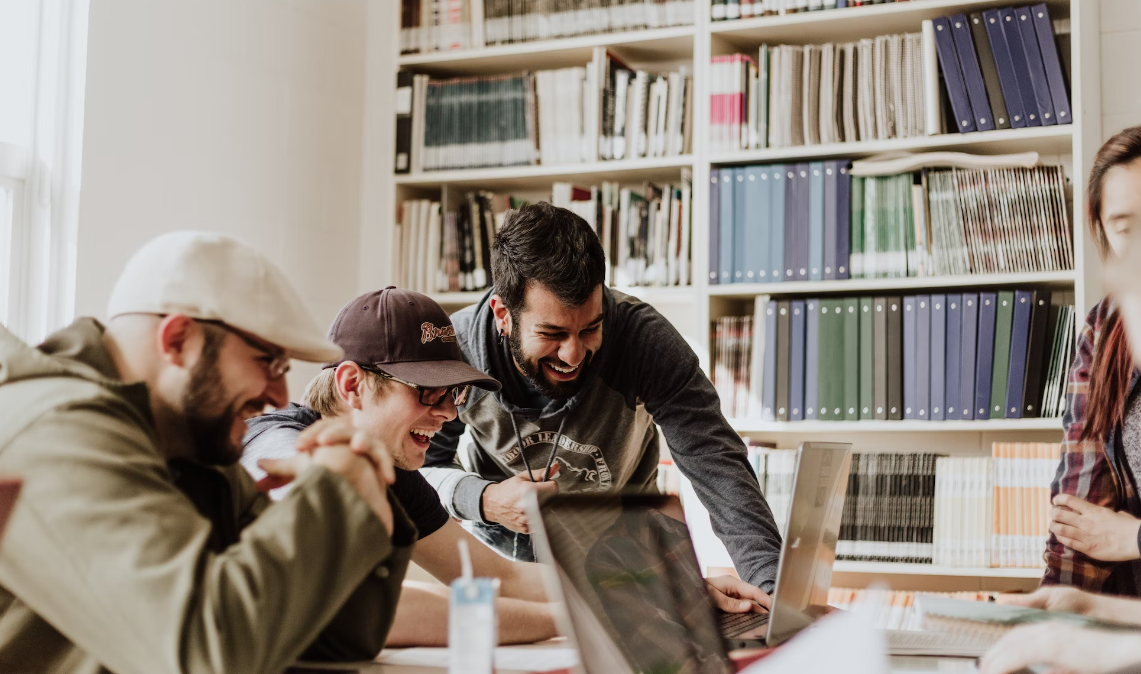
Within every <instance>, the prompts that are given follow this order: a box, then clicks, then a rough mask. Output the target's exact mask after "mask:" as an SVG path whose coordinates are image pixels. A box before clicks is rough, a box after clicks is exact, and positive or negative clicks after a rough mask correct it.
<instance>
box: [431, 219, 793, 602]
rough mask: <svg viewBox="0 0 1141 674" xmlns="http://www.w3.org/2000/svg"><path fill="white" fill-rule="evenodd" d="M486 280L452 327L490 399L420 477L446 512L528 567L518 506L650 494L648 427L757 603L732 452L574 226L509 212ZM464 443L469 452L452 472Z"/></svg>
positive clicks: (753, 557) (766, 521) (744, 492)
mask: <svg viewBox="0 0 1141 674" xmlns="http://www.w3.org/2000/svg"><path fill="white" fill-rule="evenodd" d="M491 267H492V278H493V279H494V287H493V288H492V289H491V290H490V291H488V293H487V294H486V295H484V296H483V298H482V299H481V300H480V301H479V303H478V304H476V305H474V306H471V307H467V308H466V309H463V310H462V311H460V312H458V313H456V314H455V315H453V316H452V321H453V324H454V325H455V329H456V336H457V338H458V340H459V343H460V347H461V349H462V351H463V356H464V359H465V360H467V362H468V363H470V364H471V365H473V366H474V367H476V368H477V369H479V370H482V371H483V372H486V373H487V374H488V375H490V376H492V377H494V378H496V379H498V380H499V381H500V382H502V384H503V389H502V390H501V391H499V392H490V391H473V392H472V396H471V397H469V399H468V401H467V403H466V404H464V405H463V406H462V407H461V408H460V410H459V417H458V418H457V419H456V420H454V421H452V422H449V423H447V424H444V427H443V430H442V431H441V432H438V433H436V435H435V437H434V438H433V439H432V443H431V446H430V447H429V449H428V453H427V460H426V462H425V467H424V468H422V469H421V470H422V472H423V473H424V475H425V476H426V477H427V479H428V481H429V482H430V483H431V484H432V486H433V487H435V488H436V491H437V492H438V493H439V494H440V500H441V501H442V502H443V504H444V506H445V508H447V510H448V512H449V513H450V514H451V515H452V516H454V517H457V518H460V519H464V520H470V521H472V522H473V523H474V526H473V529H474V531H475V533H476V534H477V535H478V536H479V537H480V538H482V539H483V540H485V541H486V542H487V543H488V544H489V545H491V546H493V547H495V548H497V549H499V550H500V551H501V552H503V553H504V554H507V555H508V556H511V557H513V558H515V559H520V560H531V559H533V553H532V551H531V544H530V537H529V536H528V535H527V534H528V531H529V529H528V522H527V517H526V513H525V512H524V509H523V507H522V505H521V503H520V497H521V496H522V495H523V494H525V493H526V492H528V491H536V492H538V493H539V495H540V497H542V496H544V495H548V494H552V493H554V492H556V491H559V492H563V493H576V492H600V491H616V490H627V491H653V490H654V489H655V488H656V478H657V470H658V430H657V429H658V426H660V427H661V429H662V431H663V433H664V434H665V439H666V442H667V443H668V445H669V448H670V453H671V454H672V455H673V460H674V463H676V464H677V466H678V468H679V469H680V470H681V471H682V473H683V474H684V475H686V477H688V478H689V479H690V480H691V481H692V483H693V486H694V489H695V491H696V492H697V495H698V497H699V498H700V499H701V501H702V503H703V504H705V506H706V508H707V509H708V510H709V513H710V517H711V519H712V523H713V530H714V531H715V532H716V533H717V535H718V537H720V539H721V540H722V542H724V543H725V547H726V548H727V549H728V550H729V554H730V555H731V556H732V558H733V561H734V563H735V564H736V567H737V572H738V573H739V574H740V576H741V578H742V579H744V580H746V581H748V582H750V583H752V584H754V585H756V586H758V587H760V588H761V589H762V590H764V591H765V592H769V593H771V592H772V586H773V582H774V581H775V579H776V571H777V560H778V558H779V555H780V533H779V532H778V530H777V527H776V523H775V522H774V521H773V516H772V512H771V511H770V510H769V507H768V504H767V503H766V502H765V499H764V496H762V494H761V491H760V488H759V486H758V483H757V479H756V476H755V475H754V473H753V471H752V469H751V468H750V467H749V462H748V458H747V455H746V452H745V445H744V443H743V442H742V441H741V438H740V437H739V436H738V435H737V434H736V433H735V432H734V431H733V429H732V428H731V427H730V426H729V424H728V422H727V421H726V420H725V418H724V417H723V416H722V414H721V410H720V404H719V402H718V399H717V393H716V391H715V390H714V389H713V385H712V383H710V381H709V379H708V378H707V377H706V376H705V374H704V373H703V372H702V371H701V368H700V365H699V363H698V358H697V355H696V354H695V353H694V352H693V350H692V349H690V348H689V346H688V345H687V344H686V343H685V340H684V339H683V338H682V337H681V335H680V334H678V332H677V331H676V330H675V329H674V328H673V326H672V325H670V323H669V322H668V321H667V320H666V319H665V318H664V317H662V315H661V314H659V313H658V312H657V311H656V310H654V308H653V307H651V306H650V305H648V304H643V303H641V302H640V301H638V300H637V299H635V298H633V297H630V296H627V295H624V294H622V293H619V292H617V291H614V290H612V289H610V288H607V287H605V286H604V284H603V281H604V278H605V256H604V253H603V250H602V245H601V243H600V242H599V240H598V237H597V236H596V235H595V233H594V231H593V230H592V229H591V228H590V226H589V225H588V224H587V223H586V221H584V220H583V219H582V218H580V217H578V216H577V215H575V214H573V213H572V212H570V211H569V210H566V209H563V208H556V207H554V206H551V205H550V204H547V203H538V204H534V205H531V206H526V207H524V208H522V209H519V210H518V211H516V212H514V213H512V214H511V215H510V216H509V218H508V221H507V223H506V224H505V226H504V227H503V230H502V231H501V232H500V233H499V234H498V236H497V237H496V240H495V243H494V244H493V247H492V253H491ZM465 427H467V428H468V429H469V430H470V432H471V437H472V439H473V441H474V442H472V443H470V444H469V445H468V446H467V447H465V448H464V450H463V451H464V455H465V456H464V460H463V461H462V462H461V461H460V459H459V457H458V456H457V451H458V450H459V440H460V436H461V435H462V434H463V432H464V429H465ZM465 466H466V468H465ZM766 599H767V597H766Z"/></svg>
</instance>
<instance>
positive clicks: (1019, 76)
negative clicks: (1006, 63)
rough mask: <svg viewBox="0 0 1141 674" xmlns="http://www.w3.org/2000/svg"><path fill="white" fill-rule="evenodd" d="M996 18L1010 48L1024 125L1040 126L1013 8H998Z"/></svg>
mask: <svg viewBox="0 0 1141 674" xmlns="http://www.w3.org/2000/svg"><path fill="white" fill-rule="evenodd" d="M998 18H999V20H1000V21H1001V23H1002V33H1003V35H1005V36H1006V44H1007V46H1008V47H1009V48H1010V63H1011V65H1013V66H1014V79H1015V81H1016V82H1018V92H1019V96H1020V97H1021V98H1022V108H1023V110H1025V112H1026V125H1027V126H1042V112H1040V111H1039V109H1038V100H1037V94H1035V92H1034V85H1033V84H1032V83H1031V82H1030V66H1029V65H1028V64H1027V62H1026V49H1025V47H1024V46H1023V44H1022V31H1020V30H1019V29H1018V25H1017V23H1018V22H1017V21H1015V17H1014V10H1013V9H1011V8H1010V7H1006V8H1003V9H1000V10H998ZM1035 39H1037V36H1035Z"/></svg>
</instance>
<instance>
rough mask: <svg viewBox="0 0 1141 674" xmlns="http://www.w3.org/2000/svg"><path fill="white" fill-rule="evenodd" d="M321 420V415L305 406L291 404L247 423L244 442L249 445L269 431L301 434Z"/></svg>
mask: <svg viewBox="0 0 1141 674" xmlns="http://www.w3.org/2000/svg"><path fill="white" fill-rule="evenodd" d="M320 418H321V415H320V414H318V413H317V412H316V411H314V410H312V409H310V408H308V407H305V406H304V405H298V404H297V403H289V405H288V406H287V407H284V408H282V409H280V410H277V411H275V412H270V413H268V414H263V415H261V416H260V417H254V418H252V419H250V420H249V421H247V422H246V426H247V430H246V436H245V438H243V439H242V442H243V443H244V444H247V445H248V444H250V443H251V442H253V441H254V440H255V439H257V438H258V437H259V436H261V435H263V434H264V433H266V432H267V431H274V430H278V429H290V430H294V431H298V432H300V431H303V430H305V429H306V428H309V427H310V426H312V425H313V424H315V423H317V421H318V420H319V419H320Z"/></svg>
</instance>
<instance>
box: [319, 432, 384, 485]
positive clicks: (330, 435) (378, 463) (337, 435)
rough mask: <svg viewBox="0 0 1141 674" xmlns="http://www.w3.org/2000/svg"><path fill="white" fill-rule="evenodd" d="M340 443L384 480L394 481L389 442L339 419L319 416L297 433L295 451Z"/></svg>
mask: <svg viewBox="0 0 1141 674" xmlns="http://www.w3.org/2000/svg"><path fill="white" fill-rule="evenodd" d="M337 445H343V446H345V447H348V448H349V449H350V450H351V451H352V452H353V453H354V454H358V455H360V456H363V457H364V458H366V459H368V461H369V462H370V463H372V465H373V467H374V468H375V469H376V471H377V474H378V475H379V477H380V479H381V480H383V481H384V483H385V484H392V483H393V482H395V481H396V469H395V467H394V465H393V462H392V454H391V453H390V452H389V451H388V446H389V445H388V443H386V442H385V441H384V440H383V439H381V438H378V437H376V436H375V435H373V434H371V433H368V432H367V431H364V430H361V429H359V428H357V427H356V426H353V425H352V424H350V423H349V422H347V421H342V420H339V419H321V420H320V421H318V422H317V423H315V424H313V425H312V426H310V427H309V428H306V429H305V430H304V431H302V432H301V435H299V436H297V451H298V452H302V453H312V452H314V451H315V450H316V449H317V448H318V447H333V446H337Z"/></svg>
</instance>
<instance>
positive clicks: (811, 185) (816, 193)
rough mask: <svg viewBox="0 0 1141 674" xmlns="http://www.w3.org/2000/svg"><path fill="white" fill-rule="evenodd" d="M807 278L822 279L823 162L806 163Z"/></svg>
mask: <svg viewBox="0 0 1141 674" xmlns="http://www.w3.org/2000/svg"><path fill="white" fill-rule="evenodd" d="M808 278H809V280H812V281H823V280H824V163H823V162H818V161H817V162H812V163H811V164H809V165H808Z"/></svg>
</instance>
